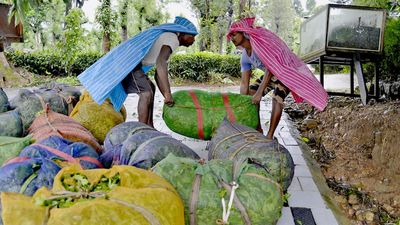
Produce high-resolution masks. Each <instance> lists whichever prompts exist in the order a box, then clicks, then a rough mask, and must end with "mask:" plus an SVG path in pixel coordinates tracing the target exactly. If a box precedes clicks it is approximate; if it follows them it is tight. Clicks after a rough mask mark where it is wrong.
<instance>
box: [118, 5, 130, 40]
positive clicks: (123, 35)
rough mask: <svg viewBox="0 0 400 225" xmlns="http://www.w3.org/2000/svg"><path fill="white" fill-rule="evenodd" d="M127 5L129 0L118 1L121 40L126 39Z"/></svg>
mask: <svg viewBox="0 0 400 225" xmlns="http://www.w3.org/2000/svg"><path fill="white" fill-rule="evenodd" d="M128 6H129V0H122V1H120V6H119V15H120V19H121V39H122V41H126V40H127V39H128Z"/></svg>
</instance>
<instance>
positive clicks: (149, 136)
mask: <svg viewBox="0 0 400 225" xmlns="http://www.w3.org/2000/svg"><path fill="white" fill-rule="evenodd" d="M121 142H122V144H121ZM105 146H106V148H107V149H108V150H106V151H105V153H104V154H102V155H101V156H100V161H101V162H102V163H103V165H104V166H105V167H111V166H112V165H131V166H136V167H139V168H146V169H148V168H151V167H153V166H154V165H155V164H156V163H158V162H159V161H161V160H162V159H164V158H165V157H166V156H167V155H168V154H169V153H173V154H175V155H177V156H181V157H188V158H192V159H199V156H198V155H197V154H196V153H195V152H194V151H193V150H192V149H190V148H189V147H187V146H186V145H185V144H183V143H182V142H180V141H178V140H176V139H174V138H172V137H171V136H169V135H167V134H164V133H162V132H159V131H157V130H155V129H154V128H151V127H149V126H147V125H145V124H143V123H139V122H126V123H123V124H120V125H118V126H116V127H114V128H113V129H111V130H110V132H109V133H108V134H107V138H106V141H105Z"/></svg>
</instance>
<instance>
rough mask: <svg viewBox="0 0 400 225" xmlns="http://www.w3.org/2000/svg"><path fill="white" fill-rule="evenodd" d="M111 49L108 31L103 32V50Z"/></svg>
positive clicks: (105, 51)
mask: <svg viewBox="0 0 400 225" xmlns="http://www.w3.org/2000/svg"><path fill="white" fill-rule="evenodd" d="M110 49H111V42H110V33H108V32H107V33H104V36H103V52H104V53H107V52H109V51H110Z"/></svg>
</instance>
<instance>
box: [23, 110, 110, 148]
mask: <svg viewBox="0 0 400 225" xmlns="http://www.w3.org/2000/svg"><path fill="white" fill-rule="evenodd" d="M28 131H29V133H30V134H32V136H33V138H34V139H35V140H37V141H41V140H43V139H46V138H48V137H50V136H54V135H55V136H59V137H63V138H65V139H67V140H70V141H72V142H83V143H86V144H88V145H90V146H92V147H93V148H94V149H95V150H96V151H97V152H98V153H99V154H100V153H101V152H102V151H103V149H102V147H101V146H100V144H99V143H98V142H97V140H96V138H94V137H93V135H92V134H91V133H90V132H89V131H88V130H87V129H86V128H84V127H83V126H82V125H81V124H80V123H78V122H77V121H75V120H74V119H72V118H71V117H68V116H66V115H63V114H60V113H56V112H53V111H51V110H50V109H49V108H48V107H47V108H46V110H45V111H44V112H43V113H42V114H41V115H39V116H38V117H37V118H36V119H35V121H33V123H32V125H31V126H30V127H29V130H28Z"/></svg>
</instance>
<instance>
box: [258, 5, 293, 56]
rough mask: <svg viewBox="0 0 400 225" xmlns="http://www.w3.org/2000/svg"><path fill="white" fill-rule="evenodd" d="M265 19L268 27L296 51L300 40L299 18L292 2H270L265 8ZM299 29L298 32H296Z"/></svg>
mask: <svg viewBox="0 0 400 225" xmlns="http://www.w3.org/2000/svg"><path fill="white" fill-rule="evenodd" d="M264 8H265V10H263V19H265V21H266V27H267V28H269V29H270V30H271V31H272V32H274V33H275V34H277V35H278V36H279V37H280V38H281V39H282V40H284V41H285V43H287V45H288V46H289V47H290V48H291V49H292V50H294V51H295V48H297V46H296V42H298V41H296V40H298V39H299V30H298V29H299V27H300V24H299V23H300V22H299V18H298V17H296V13H295V10H294V8H293V3H292V1H291V0H281V1H276V0H274V1H268V2H267V3H266V5H265V6H264ZM296 29H297V30H296Z"/></svg>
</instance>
